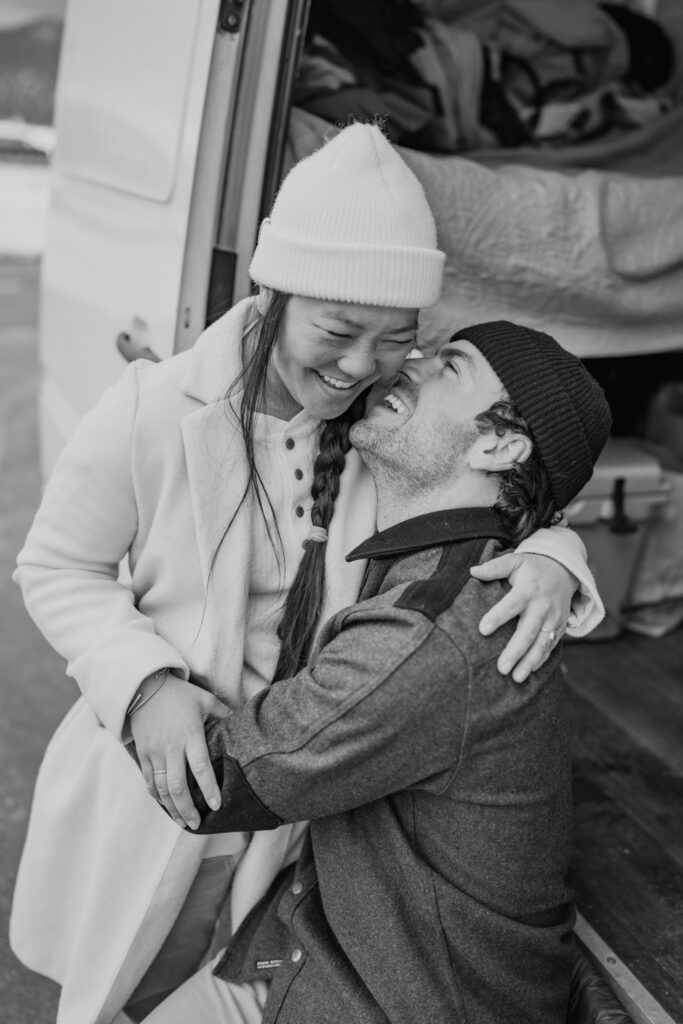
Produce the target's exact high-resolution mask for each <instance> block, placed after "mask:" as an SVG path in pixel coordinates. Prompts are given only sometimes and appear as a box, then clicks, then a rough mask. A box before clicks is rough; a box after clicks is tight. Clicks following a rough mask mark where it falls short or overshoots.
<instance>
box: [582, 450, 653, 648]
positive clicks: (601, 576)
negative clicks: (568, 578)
mask: <svg viewBox="0 0 683 1024" xmlns="http://www.w3.org/2000/svg"><path fill="white" fill-rule="evenodd" d="M668 493H669V486H668V484H667V481H666V479H665V476H664V473H663V470H662V467H661V466H660V464H659V462H658V461H657V459H656V458H655V457H654V456H653V455H650V454H649V453H648V452H646V451H644V450H643V449H642V448H639V447H638V443H637V441H631V440H629V439H628V438H612V437H611V438H610V439H609V440H608V442H607V444H606V445H605V448H604V450H603V452H602V454H601V456H600V458H599V459H598V462H597V464H596V466H595V469H594V471H593V476H592V477H591V479H590V480H589V481H588V483H587V484H586V486H585V487H584V488H583V490H582V491H581V492H580V494H579V495H578V497H577V498H576V499H575V500H574V501H573V502H572V504H571V505H569V506H568V508H567V509H565V515H566V517H567V520H568V521H569V524H570V525H571V526H572V527H573V528H574V529H575V530H576V531H577V532H578V533H579V534H580V535H581V539H582V540H583V542H584V544H585V545H586V550H587V551H588V564H589V566H590V568H591V570H592V572H593V575H594V576H595V579H596V581H597V584H598V590H599V591H600V595H601V597H602V599H603V601H604V603H605V608H606V610H607V617H606V620H605V622H604V623H603V624H602V626H600V627H598V629H597V630H595V632H594V633H593V634H591V637H590V639H596V640H606V639H611V638H613V637H615V636H617V635H618V634H619V633H620V632H621V611H622V608H623V607H624V606H625V605H627V604H628V601H629V593H630V590H631V586H632V583H633V578H634V575H635V571H636V568H637V565H638V560H639V558H640V555H641V551H642V548H643V541H644V540H645V537H646V534H647V529H648V524H649V522H650V520H651V517H652V514H653V512H654V510H655V509H656V507H657V506H658V505H661V504H662V503H664V502H666V501H667V498H668Z"/></svg>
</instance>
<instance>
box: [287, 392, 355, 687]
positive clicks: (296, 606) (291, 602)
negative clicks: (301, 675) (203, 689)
mask: <svg viewBox="0 0 683 1024" xmlns="http://www.w3.org/2000/svg"><path fill="white" fill-rule="evenodd" d="M365 397H366V396H365V393H363V394H362V395H359V397H358V398H357V399H356V400H355V402H354V403H353V404H352V405H351V406H350V407H349V408H348V409H347V410H346V412H345V413H344V414H343V415H342V416H339V417H337V419H334V420H327V422H326V423H325V426H324V427H323V430H322V433H321V435H320V450H319V452H318V456H317V458H316V460H315V462H314V463H313V483H312V485H311V496H312V498H313V507H312V508H311V521H312V523H313V526H321V527H323V529H325V530H326V529H327V528H328V527H329V525H330V520H331V519H332V513H333V512H334V503H335V501H336V500H337V495H338V494H339V483H340V477H341V474H342V470H343V469H344V464H345V462H346V453H347V452H348V450H349V447H350V442H349V431H350V429H351V427H352V425H353V424H354V423H355V422H356V420H358V419H360V417H361V416H362V415H363V413H364V412H365ZM326 549H327V544H326V543H324V542H323V543H321V542H319V541H316V542H309V543H308V544H307V545H306V548H305V550H304V557H303V558H302V559H301V562H300V563H299V569H298V571H297V574H296V576H295V578H294V582H293V583H292V586H291V587H290V590H289V594H288V595H287V600H286V601H285V606H284V609H283V612H282V618H281V619H280V624H279V626H278V630H277V635H278V637H279V639H280V642H281V648H280V657H279V659H278V663H277V666H276V668H275V674H274V676H273V681H275V680H276V679H286V678H288V677H289V676H293V675H296V673H297V672H298V671H299V669H301V668H303V667H304V665H305V664H306V662H307V660H308V657H309V654H310V651H311V646H312V643H313V637H314V635H315V630H316V626H317V625H318V620H319V618H320V610H321V607H322V604H323V600H324V597H325V551H326Z"/></svg>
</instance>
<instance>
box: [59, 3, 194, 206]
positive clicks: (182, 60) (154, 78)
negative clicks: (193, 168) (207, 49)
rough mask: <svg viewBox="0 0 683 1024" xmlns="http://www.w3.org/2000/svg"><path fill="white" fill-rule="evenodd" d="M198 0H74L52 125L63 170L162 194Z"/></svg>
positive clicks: (172, 162) (175, 146) (169, 173)
mask: <svg viewBox="0 0 683 1024" xmlns="http://www.w3.org/2000/svg"><path fill="white" fill-rule="evenodd" d="M202 6H204V7H205V6H206V5H202V4H201V3H187V0H116V3H105V4H103V3H100V2H98V0H94V2H93V0H72V2H71V8H70V10H69V19H70V24H72V25H73V26H74V27H73V30H72V31H71V32H69V33H68V35H67V37H66V41H65V42H66V45H67V47H68V50H67V51H66V53H65V59H66V61H68V65H69V68H70V73H69V75H68V77H67V80H66V81H65V85H64V89H63V90H62V95H61V103H62V112H63V113H62V118H61V121H60V125H59V150H58V160H59V165H60V167H61V169H62V171H63V172H64V173H67V174H73V175H75V176H77V177H79V178H83V179H84V180H86V181H90V182H94V183H96V184H100V185H107V186H109V187H111V188H116V189H123V190H124V191H127V192H132V193H133V194H134V195H139V196H146V197H147V198H149V199H155V200H157V201H158V202H164V201H165V200H167V199H168V198H169V196H170V194H171V190H172V188H173V183H174V178H175V172H176V164H177V159H178V151H179V147H180V138H181V131H182V127H183V111H184V107H185V103H186V97H187V92H188V87H189V76H190V72H191V70H192V57H193V53H194V39H195V37H196V34H197V31H198V28H199V24H200V22H201V16H202ZM122 112H123V115H122Z"/></svg>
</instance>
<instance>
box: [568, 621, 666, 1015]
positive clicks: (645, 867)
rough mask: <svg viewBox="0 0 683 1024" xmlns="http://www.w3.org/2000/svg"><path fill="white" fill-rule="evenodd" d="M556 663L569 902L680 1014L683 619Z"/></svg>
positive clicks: (575, 646)
mask: <svg viewBox="0 0 683 1024" xmlns="http://www.w3.org/2000/svg"><path fill="white" fill-rule="evenodd" d="M564 662H565V667H566V674H567V680H568V684H569V693H570V706H571V712H572V718H573V721H574V726H575V775H574V802H575V810H576V826H575V828H576V832H575V850H574V857H573V864H572V875H571V883H572V885H573V886H574V889H575V890H576V895H577V903H578V906H579V909H580V911H581V913H582V914H583V916H584V917H585V918H586V919H587V920H588V922H589V924H591V925H592V926H593V928H594V929H595V930H596V931H597V932H598V933H599V934H600V936H601V937H602V938H603V939H604V940H605V941H606V942H607V943H608V944H609V945H610V946H611V947H612V949H613V950H614V951H615V952H616V953H617V954H618V956H619V957H620V958H621V959H622V960H623V961H624V962H625V964H626V965H627V967H629V969H630V970H631V971H632V972H633V974H635V976H636V977H637V978H638V980H639V981H640V982H641V983H642V984H643V985H644V986H645V987H646V988H647V989H648V990H649V991H650V992H651V993H652V995H653V996H654V997H655V999H657V1001H658V1002H659V1003H661V1005H662V1007H663V1008H664V1009H665V1010H666V1011H667V1012H668V1013H669V1014H670V1015H671V1017H672V1018H673V1019H674V1021H676V1022H681V1024H683V629H678V630H676V631H675V632H674V633H671V634H669V635H668V636H666V637H663V638H661V639H658V640H650V639H646V638H643V637H637V636H634V635H629V634H624V635H623V636H622V637H619V639H617V640H615V641H612V642H608V643H569V644H566V645H565V658H564Z"/></svg>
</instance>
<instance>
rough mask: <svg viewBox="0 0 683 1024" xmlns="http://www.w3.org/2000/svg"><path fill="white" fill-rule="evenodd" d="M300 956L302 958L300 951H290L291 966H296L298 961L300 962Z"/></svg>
mask: <svg viewBox="0 0 683 1024" xmlns="http://www.w3.org/2000/svg"><path fill="white" fill-rule="evenodd" d="M302 956H303V953H302V952H301V950H300V949H293V950H292V963H293V964H298V963H299V960H301V957H302Z"/></svg>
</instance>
